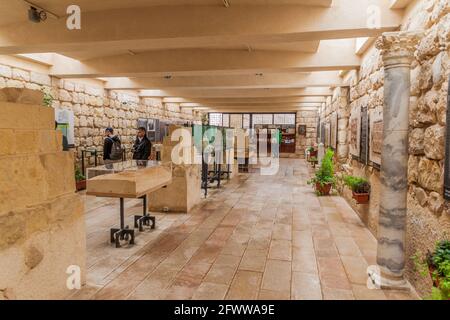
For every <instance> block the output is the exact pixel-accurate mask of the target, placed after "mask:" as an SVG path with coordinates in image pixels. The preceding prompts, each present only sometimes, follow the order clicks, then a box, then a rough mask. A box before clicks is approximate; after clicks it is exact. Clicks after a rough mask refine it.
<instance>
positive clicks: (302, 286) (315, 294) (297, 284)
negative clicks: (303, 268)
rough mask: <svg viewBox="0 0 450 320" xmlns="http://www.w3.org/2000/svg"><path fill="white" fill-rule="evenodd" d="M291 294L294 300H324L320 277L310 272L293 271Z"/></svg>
mask: <svg viewBox="0 0 450 320" xmlns="http://www.w3.org/2000/svg"><path fill="white" fill-rule="evenodd" d="M291 295H292V299H293V300H322V290H321V286H320V280H319V277H318V276H317V275H313V274H310V273H302V272H293V273H292V289H291Z"/></svg>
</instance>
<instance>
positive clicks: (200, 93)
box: [139, 87, 333, 102]
mask: <svg viewBox="0 0 450 320" xmlns="http://www.w3.org/2000/svg"><path fill="white" fill-rule="evenodd" d="M332 94H333V92H332V90H331V89H330V88H319V87H315V88H303V89H233V90H221V89H208V90H177V91H174V90H140V93H139V95H140V96H141V97H161V98H164V97H174V96H176V97H183V98H185V99H188V100H189V99H192V100H194V98H198V99H201V98H267V97H317V96H319V97H323V96H331V95H332ZM194 102H195V101H194Z"/></svg>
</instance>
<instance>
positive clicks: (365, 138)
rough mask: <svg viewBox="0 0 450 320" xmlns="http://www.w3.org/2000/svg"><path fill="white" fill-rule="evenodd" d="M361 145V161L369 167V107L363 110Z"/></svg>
mask: <svg viewBox="0 0 450 320" xmlns="http://www.w3.org/2000/svg"><path fill="white" fill-rule="evenodd" d="M360 145H361V146H360V150H359V161H360V162H361V163H363V164H365V165H367V164H368V163H369V111H368V110H367V107H362V108H361V134H360Z"/></svg>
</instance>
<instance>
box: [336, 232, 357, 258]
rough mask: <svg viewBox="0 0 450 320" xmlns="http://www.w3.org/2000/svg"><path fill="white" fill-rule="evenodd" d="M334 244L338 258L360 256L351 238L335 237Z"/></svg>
mask: <svg viewBox="0 0 450 320" xmlns="http://www.w3.org/2000/svg"><path fill="white" fill-rule="evenodd" d="M334 243H335V244H336V247H337V249H338V251H339V255H340V256H350V257H360V256H361V251H360V250H359V248H358V246H357V245H356V243H355V241H354V240H353V238H352V237H335V238H334Z"/></svg>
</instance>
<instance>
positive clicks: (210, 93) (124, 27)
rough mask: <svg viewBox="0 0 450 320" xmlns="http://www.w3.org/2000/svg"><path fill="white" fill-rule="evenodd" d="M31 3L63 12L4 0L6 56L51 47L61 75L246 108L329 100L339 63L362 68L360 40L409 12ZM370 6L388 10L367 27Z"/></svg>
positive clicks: (319, 2)
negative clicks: (71, 22) (34, 13)
mask: <svg viewBox="0 0 450 320" xmlns="http://www.w3.org/2000/svg"><path fill="white" fill-rule="evenodd" d="M31 2H32V3H33V4H35V5H36V6H38V7H39V8H43V9H45V10H47V11H48V12H50V13H51V14H55V15H56V16H58V17H59V18H54V17H52V16H50V17H49V18H48V19H47V20H46V21H45V22H41V23H39V24H36V23H32V22H30V21H28V18H27V9H28V7H29V4H28V1H24V0H10V1H0V12H2V13H6V14H3V16H2V19H1V20H0V54H30V53H44V52H54V53H58V55H54V56H53V58H52V59H51V60H52V61H51V62H50V63H48V61H46V63H47V64H50V67H49V72H50V73H51V74H52V75H55V76H58V77H61V78H102V79H103V80H105V87H106V88H110V89H117V90H130V89H133V90H141V91H140V92H141V94H142V95H143V96H148V95H149V94H155V95H156V96H160V97H166V98H168V97H178V98H181V99H184V102H185V103H189V102H190V103H197V102H198V103H200V102H202V101H203V102H202V103H206V102H207V103H208V106H209V107H212V108H213V107H214V108H217V107H223V108H225V107H226V108H228V109H230V108H233V107H236V108H243V109H242V110H243V111H245V108H250V107H251V108H262V109H264V110H265V111H267V110H266V109H267V108H272V109H274V110H281V109H285V108H296V106H297V102H301V101H292V99H294V98H306V97H316V98H318V99H317V100H323V99H324V97H326V96H329V95H330V94H331V88H334V87H338V86H342V85H345V83H343V81H342V79H341V78H340V76H339V71H342V70H353V69H358V68H359V66H360V63H361V57H360V55H359V54H360V52H359V54H357V53H356V50H355V47H356V38H359V37H376V36H378V35H380V34H381V33H383V32H385V31H392V30H396V29H398V28H399V25H400V23H401V19H402V16H403V11H404V9H403V8H404V4H403V5H402V6H399V5H393V6H392V7H391V5H392V1H391V0H358V1H355V0H228V1H224V0H134V1H123V0H97V1H92V0H78V1H73V0H32V1H31ZM225 3H228V4H229V5H228V6H225ZM71 4H77V5H79V6H80V8H81V23H82V27H81V30H68V29H67V28H66V18H65V15H66V8H67V6H68V5H71ZM369 5H377V6H378V7H379V8H380V10H381V12H380V14H381V18H382V19H381V25H380V27H379V28H377V29H373V28H370V27H368V26H367V7H368V6H369ZM397 8H401V9H397ZM47 60H48V59H47ZM208 99H210V100H208ZM214 99H222V100H217V101H214ZM223 99H225V100H226V101H225V100H223ZM271 99H280V100H279V101H278V102H276V103H275V101H271ZM281 99H285V100H286V101H282V100H281ZM265 101H267V102H268V103H265ZM313 103H315V101H313ZM252 110H253V109H252Z"/></svg>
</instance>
